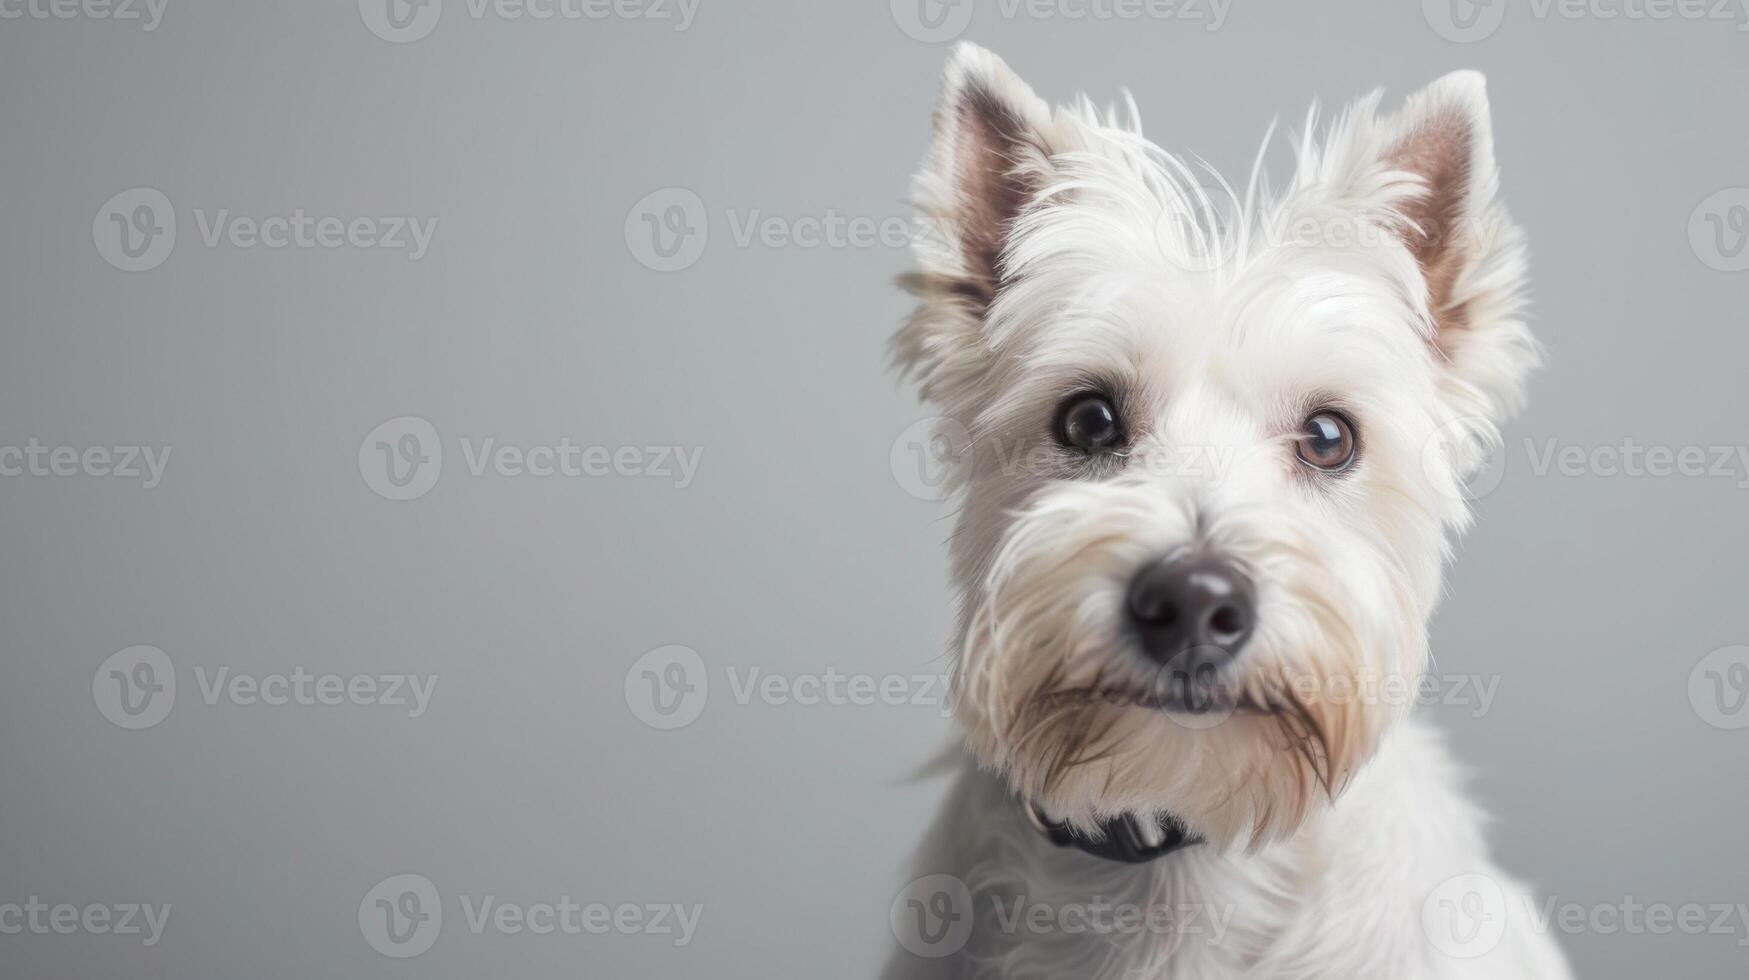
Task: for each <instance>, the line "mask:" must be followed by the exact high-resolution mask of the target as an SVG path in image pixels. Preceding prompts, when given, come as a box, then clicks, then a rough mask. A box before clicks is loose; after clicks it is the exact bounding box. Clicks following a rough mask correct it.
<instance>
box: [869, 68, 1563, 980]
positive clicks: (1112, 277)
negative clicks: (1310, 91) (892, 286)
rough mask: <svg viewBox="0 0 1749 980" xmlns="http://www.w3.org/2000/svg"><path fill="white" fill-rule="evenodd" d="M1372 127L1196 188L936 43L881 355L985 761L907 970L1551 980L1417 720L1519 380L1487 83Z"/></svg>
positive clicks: (1356, 124) (1096, 121)
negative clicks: (920, 216) (1244, 181)
mask: <svg viewBox="0 0 1749 980" xmlns="http://www.w3.org/2000/svg"><path fill="white" fill-rule="evenodd" d="M1378 104H1379V98H1378V96H1376V95H1374V96H1371V97H1368V98H1366V99H1363V100H1361V101H1360V102H1359V103H1358V104H1356V105H1355V106H1353V107H1352V108H1351V109H1350V110H1349V111H1348V112H1347V113H1345V114H1344V115H1342V116H1341V117H1340V118H1338V119H1337V120H1336V121H1335V122H1334V123H1333V124H1332V125H1330V126H1329V127H1328V128H1327V131H1326V133H1325V135H1324V136H1323V137H1322V138H1316V137H1315V136H1314V135H1313V133H1314V131H1315V130H1317V128H1318V126H1317V121H1316V116H1315V114H1314V116H1313V118H1312V119H1311V120H1309V122H1308V126H1307V135H1306V137H1305V138H1304V140H1303V142H1301V143H1300V145H1299V146H1298V147H1297V154H1298V171H1297V173H1296V175H1295V178H1294V180H1293V182H1292V183H1291V184H1290V185H1289V186H1288V187H1287V188H1286V190H1285V191H1281V192H1279V193H1272V192H1270V191H1268V190H1266V189H1264V188H1263V187H1262V186H1261V185H1262V181H1261V178H1260V177H1259V176H1257V173H1259V172H1260V171H1261V160H1262V154H1261V153H1260V154H1259V162H1258V166H1257V167H1256V168H1255V169H1254V172H1253V176H1252V177H1251V179H1250V181H1249V183H1248V185H1247V188H1246V189H1245V190H1244V191H1242V192H1239V191H1235V190H1232V189H1231V188H1229V187H1228V185H1226V184H1224V183H1219V182H1218V179H1213V178H1211V180H1210V181H1209V182H1208V183H1209V185H1210V186H1217V187H1218V188H1219V191H1217V192H1215V193H1212V194H1211V193H1209V192H1206V191H1205V190H1203V189H1202V187H1201V186H1199V185H1200V184H1201V183H1203V182H1202V181H1201V179H1200V178H1199V177H1197V176H1196V175H1195V174H1193V173H1192V172H1191V171H1190V170H1189V169H1188V168H1187V167H1186V166H1185V165H1184V164H1183V163H1181V162H1180V161H1179V160H1178V159H1176V158H1174V157H1172V156H1170V155H1168V154H1166V153H1164V152H1162V151H1161V150H1160V149H1159V148H1157V147H1156V146H1154V145H1153V144H1152V143H1149V142H1148V141H1146V140H1145V139H1144V138H1143V137H1142V135H1141V132H1140V127H1139V123H1138V122H1137V121H1136V112H1135V108H1134V105H1133V104H1131V105H1129V106H1127V107H1126V111H1125V112H1124V113H1123V114H1121V115H1120V114H1119V113H1117V112H1115V111H1108V112H1103V113H1102V112H1099V111H1097V110H1096V109H1094V108H1093V107H1092V106H1091V105H1090V104H1089V103H1087V102H1086V100H1085V99H1083V100H1081V101H1080V102H1078V103H1077V104H1074V105H1071V106H1064V107H1058V108H1055V109H1053V108H1052V107H1050V106H1049V105H1047V104H1046V103H1045V102H1043V101H1041V100H1040V99H1039V97H1038V96H1036V95H1034V94H1033V92H1032V90H1031V89H1030V88H1028V87H1027V85H1026V84H1025V83H1024V82H1022V81H1021V80H1020V79H1019V78H1018V77H1016V76H1015V75H1014V74H1013V73H1012V72H1011V71H1010V70H1009V69H1008V67H1007V66H1006V65H1004V64H1003V63H1002V62H1001V61H1000V60H999V59H997V58H996V57H995V56H993V55H991V54H990V53H988V52H986V51H983V50H981V49H979V48H977V47H974V46H971V45H964V46H961V47H960V48H959V49H958V50H957V51H956V52H955V53H954V55H953V57H952V60H951V62H950V64H949V65H948V68H947V75H946V82H945V90H944V91H943V93H942V95H941V100H940V104H939V105H938V107H937V110H936V116H935V140H934V146H933V148H932V149H931V150H930V152H929V156H928V159H927V161H926V163H925V165H924V168H923V171H922V173H921V174H920V175H919V176H918V177H917V181H916V187H915V193H916V197H917V203H918V205H919V207H920V208H921V209H922V211H923V213H924V215H925V216H926V218H927V219H928V220H929V222H930V223H931V226H932V227H933V228H934V229H935V230H936V231H938V232H939V234H937V235H936V236H934V237H933V238H932V239H931V240H929V241H926V242H924V243H923V244H922V245H921V246H920V247H919V250H918V251H919V256H920V268H919V269H918V271H916V272H915V273H913V274H912V275H911V276H909V277H908V279H907V285H908V286H909V288H911V289H912V291H914V292H915V293H916V294H917V295H918V296H919V298H920V301H921V302H920V305H919V307H918V309H917V311H916V313H915V315H914V316H913V317H912V318H911V320H910V321H909V322H908V323H907V324H906V325H905V326H904V327H903V328H902V329H901V330H900V331H899V333H898V335H897V337H896V338H895V341H894V347H895V352H896V357H897V359H898V361H899V362H900V363H901V364H902V365H903V366H904V368H905V369H906V370H907V371H908V372H909V373H911V374H912V375H914V376H915V377H916V378H917V379H918V380H919V382H920V386H921V390H922V393H923V396H924V398H925V399H926V400H927V401H929V402H930V403H932V404H933V405H935V406H936V407H938V409H939V410H940V412H941V414H942V416H943V418H944V423H943V426H942V430H941V436H940V440H939V441H940V442H941V443H942V444H945V445H948V446H951V447H952V449H953V451H954V453H955V459H954V461H953V467H954V470H953V474H952V477H951V482H952V486H953V488H954V489H955V491H956V492H957V493H958V495H959V497H960V498H961V500H962V501H963V510H962V512H961V513H960V515H959V519H958V525H957V527H956V529H955V532H954V536H953V543H952V552H953V555H952V558H953V574H954V577H955V580H956V582H957V583H958V586H959V589H960V591H961V594H962V599H963V605H962V612H961V616H960V622H959V628H958V636H957V639H956V643H955V647H956V649H957V651H958V658H957V664H956V668H955V686H954V704H955V711H956V714H957V716H958V718H959V720H960V723H961V725H962V726H963V728H964V730H965V735H966V743H967V746H968V749H969V752H967V753H966V758H965V763H964V771H963V773H962V775H961V777H960V783H959V785H958V786H957V788H956V789H955V791H954V792H953V793H952V794H951V796H950V799H949V801H948V803H947V806H946V809H945V811H944V812H943V814H942V815H941V817H940V818H939V821H938V824H937V826H936V827H935V829H934V830H933V832H932V833H931V835H930V837H929V839H928V841H927V842H926V844H925V846H924V848H923V854H922V859H921V864H920V867H919V874H920V875H922V876H923V877H921V878H919V879H918V881H917V882H916V883H914V885H913V888H912V889H911V890H910V891H908V892H907V894H906V895H902V896H901V898H900V901H898V902H896V903H895V904H894V914H893V927H894V930H895V932H896V934H898V936H899V938H900V940H901V942H902V943H903V945H905V946H906V947H908V948H907V949H906V950H905V951H902V952H900V953H899V954H898V957H897V959H896V960H894V961H893V962H892V964H891V965H890V968H889V970H888V974H887V975H888V976H889V977H893V978H900V977H903V978H914V977H920V976H939V977H983V976H989V977H1004V978H1011V980H1012V978H1034V977H1036V978H1051V980H1064V978H1069V977H1073V978H1076V980H1106V978H1119V977H1122V978H1134V980H1144V978H1145V980H1160V978H1193V980H1215V978H1222V977H1253V978H1274V980H1289V978H1313V977H1316V978H1337V977H1339V978H1343V980H1355V978H1381V980H1411V978H1458V977H1465V978H1468V977H1476V978H1483V977H1485V978H1489V980H1508V978H1535V980H1560V978H1563V977H1567V976H1568V975H1569V974H1568V970H1567V967H1566V965H1565V963H1564V961H1563V959H1562V956H1561V954H1560V952H1559V951H1558V949H1557V948H1556V947H1555V946H1554V944H1553V943H1552V942H1551V941H1549V940H1548V939H1547V938H1546V936H1544V935H1541V934H1539V933H1538V932H1537V931H1536V930H1535V929H1534V928H1533V918H1534V917H1533V916H1531V915H1530V914H1529V906H1528V905H1527V904H1526V902H1525V901H1524V899H1525V895H1524V893H1523V891H1522V890H1521V889H1520V888H1519V887H1518V886H1517V885H1516V884H1514V883H1513V882H1512V881H1511V880H1510V879H1509V878H1508V877H1507V876H1506V875H1504V874H1503V873H1501V872H1500V871H1498V870H1497V869H1496V868H1495V866H1494V865H1493V864H1492V863H1491V862H1490V860H1489V858H1488V856H1487V850H1486V847H1485V845H1484V843H1483V840H1482V837H1481V834H1480V831H1479V824H1480V818H1479V815H1478V813H1477V812H1476V810H1475V809H1474V808H1473V807H1472V806H1471V805H1470V804H1469V803H1468V802H1467V801H1466V800H1465V798H1464V796H1463V793H1462V791H1461V789H1460V787H1459V785H1458V782H1459V781H1458V775H1457V772H1456V770H1455V767H1454V765H1453V763H1452V761H1451V759H1450V758H1449V757H1448V755H1447V753H1446V752H1445V750H1444V748H1443V747H1442V745H1441V743H1440V741H1439V739H1438V738H1437V737H1436V736H1435V735H1434V734H1433V733H1432V732H1430V731H1429V730H1427V729H1426V728H1425V727H1423V726H1420V725H1417V724H1415V723H1413V722H1410V721H1408V720H1407V715H1408V713H1409V708H1410V707H1411V706H1412V703H1413V701H1414V700H1415V697H1414V693H1413V692H1416V691H1418V690H1420V684H1421V682H1422V680H1423V676H1424V675H1423V672H1424V670H1425V667H1426V664H1427V660H1428V649H1427V639H1426V634H1427V622H1428V617H1429V615H1430V614H1431V613H1432V611H1433V608H1434V605H1435V603H1436V602H1437V600H1438V598H1439V595H1440V588H1441V575H1442V566H1443V564H1444V561H1445V559H1446V558H1447V557H1448V555H1449V554H1450V544H1449V541H1450V537H1451V536H1452V535H1453V534H1455V533H1456V532H1459V531H1461V530H1463V529H1464V528H1465V527H1466V525H1467V524H1468V523H1469V521H1470V513H1469V507H1468V502H1467V500H1466V497H1465V493H1464V488H1463V483H1462V481H1463V479H1464V478H1465V476H1466V475H1467V473H1468V472H1469V471H1470V470H1471V469H1472V467H1474V466H1475V465H1476V464H1477V463H1478V461H1479V460H1480V459H1482V457H1483V453H1484V451H1485V449H1486V448H1487V446H1488V445H1489V444H1490V442H1493V441H1497V440H1498V431H1497V429H1496V424H1497V423H1498V422H1499V421H1500V420H1501V419H1502V418H1503V417H1504V416H1506V415H1507V414H1509V413H1510V412H1512V411H1513V410H1515V409H1516V408H1517V406H1518V404H1519V402H1520V400H1521V395H1522V388H1523V383H1524V380H1525V377H1526V375H1527V374H1528V373H1529V371H1530V370H1531V369H1532V368H1533V367H1534V366H1535V364H1536V362H1537V359H1538V357H1537V347H1536V344H1535V342H1534V341H1533V340H1532V338H1531V336H1530V333H1529V331H1528V330H1527V329H1526V327H1525V326H1524V324H1523V322H1522V321H1521V319H1520V313H1521V305H1522V303H1521V299H1520V290H1521V286H1522V282H1523V278H1524V275H1525V258H1524V253H1523V247H1522V244H1521V241H1520V235H1519V232H1518V230H1517V229H1516V228H1515V227H1514V225H1513V224H1512V222H1511V221H1510V220H1509V219H1508V217H1507V215H1506V213H1505V211H1504V210H1503V209H1502V207H1501V205H1500V204H1499V203H1498V202H1497V201H1496V199H1495V198H1496V170H1495V164H1494V152H1493V143H1492V135H1491V131H1490V122H1489V115H1488V103H1487V98H1486V94H1485V92H1484V88H1483V80H1482V78H1481V76H1480V75H1477V74H1474V73H1469V72H1460V73H1458V74H1454V75H1450V76H1448V77H1446V78H1443V79H1441V80H1440V81H1438V82H1436V83H1434V84H1433V85H1432V86H1431V87H1430V88H1428V89H1427V90H1426V91H1424V92H1422V93H1420V94H1419V95H1416V96H1415V97H1413V98H1412V99H1410V100H1409V102H1408V104H1407V106H1406V107H1404V108H1403V109H1402V110H1401V111H1399V112H1397V113H1396V114H1394V115H1390V116H1387V117H1381V116H1380V115H1379V112H1378ZM1267 146H1268V140H1267V139H1266V140H1265V147H1267ZM1217 200H1219V201H1229V200H1230V201H1231V203H1232V205H1233V207H1232V208H1230V209H1229V208H1227V207H1226V206H1225V205H1224V204H1223V205H1217V204H1216V203H1215V202H1216V201H1217ZM1393 692H1395V693H1396V695H1397V696H1392V694H1393ZM913 916H915V921H913V920H912V917H913Z"/></svg>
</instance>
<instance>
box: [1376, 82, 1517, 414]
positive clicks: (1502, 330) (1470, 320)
mask: <svg viewBox="0 0 1749 980" xmlns="http://www.w3.org/2000/svg"><path fill="white" fill-rule="evenodd" d="M1382 129H1383V131H1382V134H1381V135H1382V137H1383V139H1382V142H1381V144H1380V145H1382V146H1383V148H1384V149H1383V160H1382V161H1381V163H1382V164H1383V165H1384V166H1385V167H1386V168H1387V170H1389V171H1392V172H1395V173H1399V174H1407V175H1409V176H1410V177H1411V178H1412V179H1413V181H1414V183H1415V184H1416V185H1417V186H1416V187H1415V188H1414V189H1413V190H1412V192H1411V193H1410V194H1409V195H1407V196H1406V197H1404V198H1403V199H1402V200H1401V201H1400V202H1399V203H1398V205H1397V211H1398V212H1399V213H1400V214H1401V215H1402V217H1403V219H1404V220H1403V224H1402V227H1401V233H1402V237H1403V240H1404V242H1405V243H1406V244H1407V245H1408V246H1409V251H1410V253H1411V254H1412V255H1413V256H1414V258H1415V262H1416V264H1417V265H1418V266H1419V268H1420V270H1421V276H1422V279H1423V280H1424V281H1425V283H1426V293H1425V300H1426V304H1427V315H1428V319H1429V321H1430V325H1431V327H1432V329H1433V333H1434V338H1433V339H1434V344H1435V347H1436V349H1437V352H1438V354H1439V355H1440V357H1441V359H1442V360H1443V361H1444V362H1445V363H1446V365H1447V368H1448V370H1447V382H1448V384H1447V388H1448V392H1449V393H1450V394H1451V395H1453V396H1454V398H1455V399H1456V400H1457V401H1458V402H1459V405H1458V407H1459V409H1460V410H1461V411H1463V412H1465V413H1466V414H1470V415H1475V416H1477V417H1480V418H1486V419H1488V420H1490V421H1499V420H1500V419H1502V418H1503V417H1504V416H1506V415H1508V414H1510V413H1512V412H1513V411H1516V409H1517V408H1518V405H1519V403H1520V402H1521V401H1522V393H1523V386H1524V381H1525V378H1526V377H1527V376H1528V374H1529V373H1530V371H1531V370H1532V369H1533V368H1534V367H1535V366H1536V364H1537V363H1538V361H1539V356H1538V350H1537V346H1536V343H1535V341H1533V340H1532V339H1531V336H1530V333H1529V331H1528V330H1527V329H1526V328H1525V326H1524V324H1523V322H1522V321H1521V320H1520V319H1519V316H1520V313H1521V309H1522V305H1523V303H1522V299H1521V294H1522V289H1523V286H1524V278H1525V273H1526V263H1525V258H1524V247H1523V244H1522V238H1521V236H1520V234H1519V231H1518V229H1517V227H1516V226H1515V225H1514V224H1513V223H1512V221H1511V219H1510V218H1509V217H1508V216H1507V214H1506V210H1505V208H1504V207H1503V206H1502V205H1501V204H1500V202H1499V200H1498V195H1499V186H1500V175H1499V170H1498V168H1497V166H1496V164H1495V161H1494V131H1493V123H1492V121H1491V118H1490V114H1489V109H1488V92H1487V83H1486V80H1485V79H1484V78H1483V77H1482V75H1481V73H1479V72H1474V71H1460V72H1454V73H1452V74H1450V75H1447V76H1445V77H1444V78H1441V79H1439V80H1438V81H1436V82H1434V83H1433V84H1432V85H1430V86H1428V87H1427V88H1426V89H1424V90H1422V91H1421V92H1419V93H1417V94H1415V95H1414V96H1412V97H1410V99H1409V100H1408V102H1407V103H1406V104H1405V105H1404V106H1403V108H1402V109H1401V110H1399V111H1398V112H1397V113H1396V114H1395V115H1393V116H1391V117H1390V118H1389V119H1387V120H1385V121H1384V123H1383V127H1382Z"/></svg>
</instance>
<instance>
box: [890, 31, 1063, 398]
mask: <svg viewBox="0 0 1749 980" xmlns="http://www.w3.org/2000/svg"><path fill="white" fill-rule="evenodd" d="M1074 131H1075V130H1074V124H1073V121H1072V120H1071V119H1068V118H1066V117H1061V116H1057V115H1053V113H1052V111H1051V108H1050V106H1049V105H1047V104H1046V103H1045V102H1044V100H1043V99H1040V98H1039V97H1038V96H1037V95H1036V94H1035V93H1034V92H1033V90H1032V89H1031V88H1030V87H1028V86H1027V84H1026V83H1025V82H1023V81H1021V80H1020V77H1019V76H1018V75H1016V74H1014V72H1013V71H1011V70H1010V69H1009V68H1008V66H1007V65H1006V64H1004V63H1003V62H1002V59H1000V58H998V57H996V56H995V55H994V54H991V53H990V52H988V51H986V50H984V49H983V48H980V47H978V46H977V45H974V44H969V43H961V44H960V45H958V46H957V47H955V48H954V51H953V55H952V56H951V57H950V58H949V59H948V63H947V70H946V72H945V75H944V78H943V81H942V88H941V95H940V97H939V98H938V99H937V101H936V106H935V136H934V139H933V141H932V142H931V144H930V148H929V154H928V156H927V157H926V158H925V160H924V162H923V167H922V169H921V170H920V171H919V172H918V174H917V177H916V179H915V181H914V182H913V185H912V202H913V204H915V205H916V207H917V208H918V210H919V211H921V212H922V216H923V220H924V223H925V234H923V235H921V236H919V237H918V238H917V240H916V253H917V260H918V268H917V270H916V271H915V272H913V273H911V274H909V275H907V276H906V277H905V278H904V279H903V280H902V282H903V283H904V285H905V287H906V288H907V289H909V290H910V291H911V292H912V293H914V294H915V295H917V297H918V298H919V300H920V303H919V305H918V307H917V311H916V312H915V313H914V314H912V316H911V319H910V321H909V322H908V323H906V324H905V326H904V327H902V328H901V329H900V330H899V332H898V334H897V335H896V336H895V337H894V338H893V345H892V346H893V359H894V361H895V362H896V363H897V364H898V365H899V366H900V367H901V369H902V370H904V371H906V372H907V373H912V374H914V375H915V376H917V377H918V379H919V381H920V383H921V388H922V393H923V396H924V398H925V399H926V400H929V401H935V402H938V403H940V402H941V401H942V398H943V396H944V395H945V394H946V393H947V392H949V391H953V392H958V393H960V395H961V396H962V397H967V398H969V397H971V395H972V392H973V390H974V389H975V388H976V385H974V384H973V383H972V382H973V381H974V380H975V378H976V377H978V376H979V375H980V374H981V372H983V371H984V370H985V369H986V368H987V367H988V365H989V361H990V359H989V357H988V348H987V346H986V343H985V342H986V340H987V339H988V338H987V335H986V331H985V330H984V323H985V317H986V315H987V314H988V312H989V309H990V306H991V304H992V303H994V302H995V300H996V295H997V293H998V291H999V290H1000V288H1001V286H1002V282H1003V277H1004V275H1005V269H1004V261H1005V256H1006V254H1007V251H1008V248H1009V245H1010V244H1011V241H1012V236H1013V232H1014V227H1015V222H1016V220H1017V219H1018V218H1019V217H1020V216H1021V215H1022V214H1024V213H1025V212H1026V210H1027V208H1028V207H1029V206H1030V205H1031V204H1033V203H1034V202H1035V201H1036V200H1037V198H1038V196H1039V194H1040V193H1041V191H1043V190H1044V188H1045V187H1046V185H1047V184H1048V183H1049V181H1050V179H1051V173H1052V164H1051V155H1052V154H1053V153H1058V152H1061V151H1063V150H1065V149H1071V148H1073V147H1072V146H1071V145H1070V143H1071V140H1072V139H1073V133H1074ZM958 409H961V410H964V409H966V406H963V405H962V406H958Z"/></svg>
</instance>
